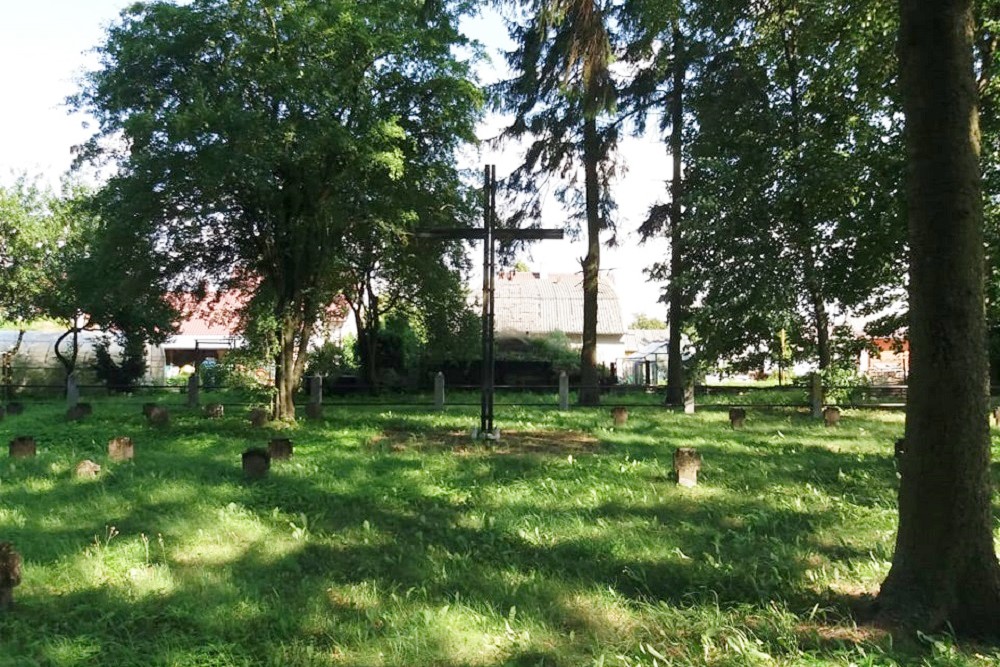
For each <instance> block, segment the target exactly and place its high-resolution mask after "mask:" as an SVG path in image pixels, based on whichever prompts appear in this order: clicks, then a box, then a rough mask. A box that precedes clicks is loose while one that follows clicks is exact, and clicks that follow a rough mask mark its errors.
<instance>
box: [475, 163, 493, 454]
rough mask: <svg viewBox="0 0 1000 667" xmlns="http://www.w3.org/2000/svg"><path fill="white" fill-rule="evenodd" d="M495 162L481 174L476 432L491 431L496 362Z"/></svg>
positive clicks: (484, 433)
mask: <svg viewBox="0 0 1000 667" xmlns="http://www.w3.org/2000/svg"><path fill="white" fill-rule="evenodd" d="M496 175H497V172H496V165H490V164H488V165H486V168H485V171H484V174H483V240H484V243H483V361H482V364H483V367H482V372H481V374H480V375H481V379H482V394H481V396H480V401H479V402H480V411H479V433H480V434H482V435H484V436H485V435H486V434H488V433H492V432H493V398H494V385H495V374H496V365H495V363H494V354H495V352H496V348H495V347H494V344H493V327H494V323H495V320H494V316H495V311H494V301H493V289H494V287H495V285H494V279H495V278H494V274H495V270H496V251H495V250H494V247H493V232H494V230H495V229H496V194H497V192H496V187H497V183H496Z"/></svg>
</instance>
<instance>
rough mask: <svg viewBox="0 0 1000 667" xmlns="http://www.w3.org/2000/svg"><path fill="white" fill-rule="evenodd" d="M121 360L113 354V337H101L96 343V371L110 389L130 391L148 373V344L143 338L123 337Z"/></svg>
mask: <svg viewBox="0 0 1000 667" xmlns="http://www.w3.org/2000/svg"><path fill="white" fill-rule="evenodd" d="M121 344H122V352H121V360H120V361H118V362H116V361H115V360H114V358H113V357H112V356H111V339H110V338H107V337H104V338H101V339H100V340H99V341H98V342H97V343H96V344H95V345H94V357H95V361H94V372H95V373H96V374H97V378H98V379H99V380H101V381H103V382H104V383H105V384H106V385H107V386H108V389H109V390H110V391H114V392H119V393H122V392H128V391H132V390H133V389H135V387H136V386H137V385H138V384H139V381H140V380H141V379H142V377H143V376H144V375H145V374H146V344H145V341H143V340H142V339H141V338H137V337H134V336H133V337H129V336H123V337H122V338H121Z"/></svg>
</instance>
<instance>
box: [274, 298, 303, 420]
mask: <svg viewBox="0 0 1000 667" xmlns="http://www.w3.org/2000/svg"><path fill="white" fill-rule="evenodd" d="M299 328H300V327H298V326H297V323H296V322H295V321H294V319H293V318H292V317H291V316H286V317H285V318H284V319H283V320H282V325H281V332H280V334H279V343H278V353H277V357H276V359H275V368H274V385H275V387H274V388H275V397H274V410H273V413H274V414H273V417H274V419H276V420H292V419H295V390H296V388H297V387H298V381H299V380H300V379H301V378H296V377H295V351H296V349H297V348H298V340H297V338H298V337H297V334H298V331H299Z"/></svg>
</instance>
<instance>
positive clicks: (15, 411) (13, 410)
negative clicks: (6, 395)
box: [7, 402, 24, 416]
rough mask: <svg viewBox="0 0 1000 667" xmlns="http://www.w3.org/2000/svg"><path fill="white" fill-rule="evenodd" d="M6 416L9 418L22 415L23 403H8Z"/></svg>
mask: <svg viewBox="0 0 1000 667" xmlns="http://www.w3.org/2000/svg"><path fill="white" fill-rule="evenodd" d="M7 414H9V415H11V416H13V415H20V414H24V404H23V403H17V402H14V403H8V404H7Z"/></svg>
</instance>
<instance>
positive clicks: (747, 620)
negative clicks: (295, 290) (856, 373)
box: [0, 393, 1000, 667]
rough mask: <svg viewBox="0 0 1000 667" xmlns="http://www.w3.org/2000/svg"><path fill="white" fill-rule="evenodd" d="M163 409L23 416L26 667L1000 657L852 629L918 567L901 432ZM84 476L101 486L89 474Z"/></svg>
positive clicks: (958, 661) (387, 412)
mask: <svg viewBox="0 0 1000 667" xmlns="http://www.w3.org/2000/svg"><path fill="white" fill-rule="evenodd" d="M148 400H150V399H149V397H148V396H144V397H138V396H137V397H135V398H134V399H125V398H115V399H107V398H100V397H97V398H95V399H94V400H93V405H94V414H93V415H92V416H91V417H90V418H88V419H87V420H86V421H84V422H81V423H73V424H68V423H66V422H65V421H64V420H63V419H61V415H62V413H63V411H64V409H65V406H64V404H63V403H61V402H52V403H30V404H28V406H27V407H28V410H27V411H26V413H25V414H24V415H22V416H20V417H9V416H8V417H7V418H6V419H5V420H4V421H3V422H0V441H6V440H9V439H10V438H11V437H13V436H14V435H15V434H18V433H22V432H23V433H33V434H35V437H36V438H37V439H38V442H39V454H38V457H37V458H35V459H11V458H8V457H3V458H2V459H0V482H2V485H3V493H2V494H0V534H2V535H3V536H4V539H5V540H9V541H11V542H13V543H14V544H15V545H16V547H17V549H18V550H19V551H20V552H21V553H22V554H23V555H24V557H25V577H24V581H23V583H22V584H21V586H19V587H18V588H16V589H15V590H14V598H15V601H16V603H17V607H16V609H15V611H14V612H13V613H5V614H2V615H0V655H2V656H3V660H4V661H6V662H8V663H10V664H12V665H20V664H24V665H29V664H39V663H42V664H44V663H46V662H53V663H55V662H58V663H63V664H72V663H76V664H88V663H91V664H96V663H101V664H114V665H120V666H121V667H138V666H140V665H143V666H144V665H149V664H150V663H151V662H153V663H162V664H168V663H171V664H177V665H216V666H218V667H238V666H245V665H250V664H255V665H256V664H262V665H297V666H310V667H319V666H321V665H322V666H323V667H333V666H334V665H340V664H357V665H367V664H384V665H391V666H397V667H401V666H403V665H467V664H468V665H472V664H475V665H484V666H487V667H499V666H501V665H517V664H523V665H535V664H539V663H541V664H545V665H549V666H551V667H570V666H576V665H600V664H604V665H605V666H606V667H610V666H611V665H619V666H624V665H630V666H637V665H642V667H652V665H654V664H658V665H665V664H674V665H678V666H679V667H680V666H684V667H695V666H704V665H719V666H722V665H729V666H732V667H737V666H739V667H745V666H748V665H782V666H785V665H788V666H791V665H796V666H798V665H809V666H813V667H842V666H843V665H850V664H854V665H859V666H861V665H869V666H872V667H875V666H877V667H904V666H910V665H918V664H919V665H924V666H926V667H983V666H985V665H989V664H995V663H997V662H998V661H1000V653H998V652H997V649H996V648H995V647H991V646H989V645H986V644H982V643H979V644H963V643H959V642H958V641H956V640H955V639H953V638H950V637H947V636H944V635H935V636H928V635H924V636H922V637H917V638H909V639H908V638H907V637H906V636H905V635H898V636H892V635H890V634H889V633H887V632H883V631H880V630H878V629H876V628H871V627H864V626H859V624H858V623H857V621H856V620H855V619H854V617H853V615H852V611H851V604H852V602H851V601H852V600H853V599H855V595H856V594H857V592H859V591H873V590H875V589H877V587H878V585H879V582H880V581H881V579H882V578H883V577H884V575H885V572H886V570H887V569H888V567H889V560H890V558H891V555H892V552H893V548H894V529H895V526H896V509H895V507H896V492H897V491H896V490H897V485H898V480H897V477H896V471H895V467H894V465H893V461H892V447H891V443H892V441H893V440H894V439H895V438H897V437H899V435H900V434H901V432H902V430H903V417H902V415H901V414H899V413H886V412H882V411H879V412H864V411H848V412H845V414H844V416H843V420H842V423H841V426H840V427H838V428H824V427H823V426H822V425H820V424H817V423H816V422H815V421H813V420H810V419H808V418H806V417H804V416H802V415H800V414H797V413H795V412H794V411H790V410H788V411H767V410H751V411H749V415H748V419H747V426H746V428H745V429H742V430H736V431H734V430H733V429H731V428H729V425H728V422H727V420H726V415H725V412H723V411H711V410H704V411H699V413H697V414H695V415H681V414H678V413H676V412H670V411H664V410H663V409H662V407H660V406H657V405H655V404H650V405H649V406H648V407H641V406H633V407H630V408H629V413H630V414H629V422H628V424H627V425H626V426H625V427H622V428H611V427H610V418H609V416H608V414H607V411H606V409H601V410H589V409H588V410H584V409H574V410H572V411H569V412H560V411H557V410H555V409H552V408H550V407H527V406H509V407H506V408H504V410H503V414H502V418H501V427H502V428H503V429H504V434H505V437H504V439H502V440H501V441H499V442H497V443H492V444H491V445H489V446H486V445H483V444H479V443H474V442H471V441H469V440H468V439H467V438H466V437H464V436H461V435H454V434H455V433H466V432H467V430H468V428H469V427H470V425H472V424H474V423H476V420H477V417H476V411H477V409H478V408H477V407H475V406H473V407H468V408H455V407H453V408H450V409H449V410H448V411H447V412H445V413H436V414H428V412H427V411H426V410H424V409H407V408H399V407H397V406H366V405H361V404H352V405H349V406H344V407H337V406H331V405H328V406H327V416H328V421H320V422H302V423H300V424H298V425H297V426H295V427H294V428H293V430H291V431H289V430H288V427H281V428H280V429H279V428H278V427H276V426H270V427H266V428H265V430H264V431H259V430H258V431H251V430H250V429H249V426H247V425H246V420H245V419H244V416H243V414H242V413H241V412H240V410H239V408H238V407H237V406H230V405H228V404H227V407H226V417H225V418H224V419H223V420H219V421H208V420H205V419H204V418H203V416H202V415H201V413H200V411H193V410H192V411H188V410H186V409H185V408H184V407H183V396H180V395H179V394H177V393H171V394H169V395H164V396H159V397H157V398H156V400H157V401H158V402H159V403H160V404H161V405H164V406H166V407H168V408H169V409H170V411H171V425H170V426H169V427H168V428H166V429H154V428H151V427H149V426H148V425H147V424H146V423H145V419H144V417H143V416H142V414H141V405H142V403H143V402H145V401H148ZM123 429H124V430H125V431H127V432H131V433H134V434H137V435H135V436H134V439H135V441H136V447H137V455H136V459H135V461H134V462H129V463H115V462H112V461H109V460H108V459H107V458H106V445H107V441H108V439H109V438H111V437H113V436H117V435H120V434H121V433H122V431H123ZM517 432H529V433H533V434H537V433H539V432H541V433H544V434H545V437H544V438H541V439H540V438H538V437H537V436H536V437H535V439H534V440H532V439H531V438H525V439H523V440H520V439H517V435H516V433H517ZM139 434H141V437H140V435H139ZM508 434H509V435H508ZM272 436H290V437H291V438H292V439H293V441H294V445H295V455H294V457H293V459H292V460H291V461H286V462H274V463H273V464H272V468H271V471H270V473H269V475H268V477H267V478H265V479H262V480H259V481H255V482H253V483H248V482H247V481H246V480H245V479H244V478H243V475H242V473H241V471H240V469H239V464H240V453H241V452H242V451H243V449H245V448H246V443H247V442H248V440H261V439H266V438H268V437H272ZM677 442H683V443H685V444H691V445H693V446H696V447H698V448H699V450H700V451H701V452H702V454H703V456H704V464H703V467H702V470H701V472H700V474H699V484H698V486H697V487H695V488H693V489H682V488H679V487H677V486H676V484H674V483H673V481H672V480H671V475H672V472H671V471H672V463H671V457H672V454H673V449H674V447H675V446H676V443H677ZM541 443H544V445H543V444H541ZM993 454H994V456H996V455H997V450H996V449H994V452H993ZM81 458H89V459H92V460H94V461H97V462H99V463H100V464H101V465H102V466H103V470H102V473H101V476H99V477H98V478H97V479H94V480H80V479H75V478H73V476H72V468H73V466H74V465H75V464H76V463H77V462H78V461H79V460H80V459H81ZM995 475H996V471H994V476H995ZM69 620H71V621H72V622H68V621H69ZM659 656H667V658H668V660H664V659H662V658H661V657H659ZM654 660H655V661H656V662H655V663H654Z"/></svg>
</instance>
